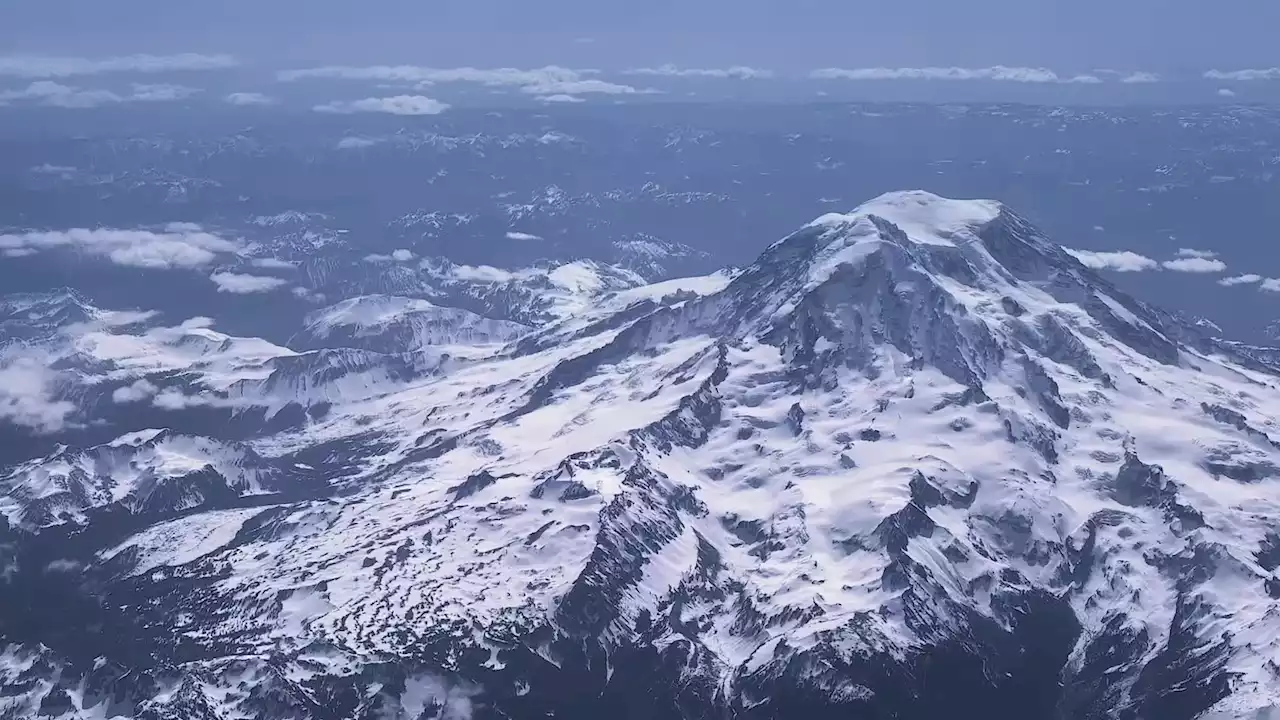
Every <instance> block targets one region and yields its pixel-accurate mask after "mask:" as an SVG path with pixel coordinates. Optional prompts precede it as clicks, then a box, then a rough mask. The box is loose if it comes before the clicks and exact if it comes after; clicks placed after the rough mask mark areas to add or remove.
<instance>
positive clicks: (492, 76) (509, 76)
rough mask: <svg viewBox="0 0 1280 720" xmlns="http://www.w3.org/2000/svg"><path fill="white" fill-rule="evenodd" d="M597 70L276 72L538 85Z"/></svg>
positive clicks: (341, 68)
mask: <svg viewBox="0 0 1280 720" xmlns="http://www.w3.org/2000/svg"><path fill="white" fill-rule="evenodd" d="M594 72H595V71H594V70H571V69H569V68H563V67H558V66H556V65H548V66H546V67H542V68H536V69H532V70H520V69H517V68H492V69H482V68H473V67H460V68H428V67H418V66H416V65H374V66H369V67H352V66H346V65H331V66H328V67H316V68H306V69H303V70H285V71H283V72H280V73H277V77H278V78H279V79H280V80H281V81H284V82H292V81H295V80H302V79H306V78H323V79H332V80H376V81H384V82H387V81H390V82H411V83H474V84H477V85H492V86H497V85H508V86H513V85H514V86H519V85H537V84H540V83H546V82H564V81H573V80H581V79H582V76H584V75H590V74H593V73H594Z"/></svg>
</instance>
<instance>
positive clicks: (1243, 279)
mask: <svg viewBox="0 0 1280 720" xmlns="http://www.w3.org/2000/svg"><path fill="white" fill-rule="evenodd" d="M1260 282H1262V276H1261V275H1255V274H1253V273H1245V274H1244V275H1234V276H1232V277H1225V278H1222V279H1221V280H1219V281H1218V284H1219V285H1222V286H1225V287H1233V286H1235V285H1253V284H1254V283H1260Z"/></svg>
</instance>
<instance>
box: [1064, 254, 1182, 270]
mask: <svg viewBox="0 0 1280 720" xmlns="http://www.w3.org/2000/svg"><path fill="white" fill-rule="evenodd" d="M1065 250H1066V251H1067V252H1068V253H1070V254H1071V255H1072V256H1073V257H1075V259H1077V260H1079V261H1080V263H1081V264H1082V265H1084V266H1085V267H1088V268H1093V269H1094V270H1114V271H1116V272H1142V271H1143V270H1155V269H1156V268H1158V267H1160V263H1158V262H1156V261H1155V260H1152V259H1151V258H1149V257H1147V256H1145V255H1139V254H1138V253H1135V252H1130V251H1128V250H1121V251H1119V252H1094V251H1092V250H1074V249H1072V248H1065Z"/></svg>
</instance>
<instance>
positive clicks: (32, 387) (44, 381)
mask: <svg viewBox="0 0 1280 720" xmlns="http://www.w3.org/2000/svg"><path fill="white" fill-rule="evenodd" d="M51 365H52V361H51V359H50V358H47V357H44V356H42V355H41V354H40V352H39V351H37V350H33V349H30V348H27V347H26V346H21V345H19V346H17V347H16V348H15V349H13V350H12V351H11V352H9V353H3V352H0V420H5V421H7V422H11V423H13V424H15V425H20V426H22V427H26V428H30V429H32V430H34V431H36V432H39V433H52V432H57V431H59V430H61V429H63V428H64V427H66V426H67V425H68V423H69V422H70V418H71V416H72V414H74V413H75V412H76V406H75V405H74V404H73V403H71V402H68V401H66V400H63V399H59V398H58V373H57V372H56V371H54V370H52V369H51Z"/></svg>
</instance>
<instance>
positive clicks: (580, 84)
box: [520, 80, 657, 95]
mask: <svg viewBox="0 0 1280 720" xmlns="http://www.w3.org/2000/svg"><path fill="white" fill-rule="evenodd" d="M520 92H522V93H526V94H528V95H589V94H599V95H633V94H635V93H644V94H651V93H655V92H657V91H655V90H637V89H636V88H634V87H632V86H630V85H620V84H618V83H611V82H606V81H604V80H556V81H548V82H543V83H537V84H534V85H524V86H521V88H520Z"/></svg>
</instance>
